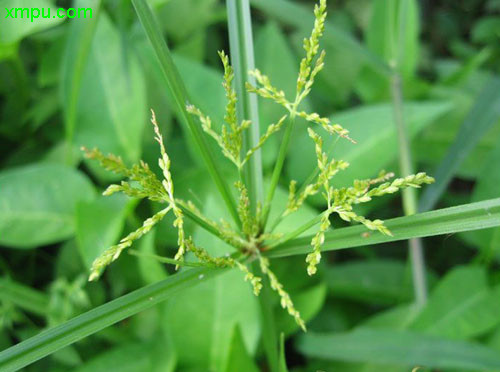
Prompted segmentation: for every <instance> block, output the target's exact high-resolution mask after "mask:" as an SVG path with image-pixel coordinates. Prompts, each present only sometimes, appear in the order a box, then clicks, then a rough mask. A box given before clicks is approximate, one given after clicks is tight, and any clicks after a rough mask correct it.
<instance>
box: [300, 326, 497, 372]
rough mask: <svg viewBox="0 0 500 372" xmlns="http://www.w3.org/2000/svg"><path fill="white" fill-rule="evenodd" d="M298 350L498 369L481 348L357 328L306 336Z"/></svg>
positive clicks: (345, 358)
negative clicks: (351, 330) (343, 331)
mask: <svg viewBox="0 0 500 372" xmlns="http://www.w3.org/2000/svg"><path fill="white" fill-rule="evenodd" d="M298 348H299V350H300V351H301V352H302V353H304V354H305V355H307V356H309V357H316V358H322V359H330V360H343V361H351V362H370V363H377V364H397V365H401V366H407V367H408V368H413V367H415V366H425V367H429V368H439V369H443V368H457V369H460V370H496V369H500V355H498V353H497V352H496V351H494V350H492V349H489V348H487V347H485V346H482V345H479V344H475V343H468V342H463V341H452V340H447V339H444V338H438V337H435V336H430V335H425V334H419V333H413V332H407V331H385V330H371V329H359V330H355V331H353V332H349V333H344V334H315V333H307V334H305V335H303V336H302V337H300V338H299V341H298Z"/></svg>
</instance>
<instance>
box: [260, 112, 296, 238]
mask: <svg viewBox="0 0 500 372" xmlns="http://www.w3.org/2000/svg"><path fill="white" fill-rule="evenodd" d="M294 124H295V115H294V114H292V115H290V121H289V122H288V126H287V127H286V130H285V134H284V135H283V139H282V141H281V146H280V149H279V153H278V158H277V159H276V164H275V165H274V170H273V175H272V176H271V184H270V185H269V191H268V192H267V196H266V201H265V203H264V208H263V209H262V221H261V230H262V231H264V230H265V228H266V224H267V220H268V219H269V212H270V211H271V203H272V201H273V197H274V193H275V191H276V187H277V186H278V181H279V179H280V176H281V171H282V170H283V164H284V163H285V158H286V154H287V152H288V147H289V145H290V139H291V138H292V132H293V127H294Z"/></svg>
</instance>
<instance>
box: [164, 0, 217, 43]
mask: <svg viewBox="0 0 500 372" xmlns="http://www.w3.org/2000/svg"><path fill="white" fill-rule="evenodd" d="M218 5H219V4H218V3H217V0H169V1H167V2H166V4H165V5H164V6H163V7H161V8H160V10H159V14H158V19H159V20H161V26H162V27H163V28H164V29H165V31H167V32H168V34H169V35H171V36H172V38H173V39H174V40H175V41H177V42H178V41H180V40H183V39H186V38H187V37H189V36H190V35H191V34H193V33H194V32H196V31H198V30H200V29H202V30H203V29H205V28H206V27H207V26H209V25H210V24H211V23H212V22H213V20H214V19H215V18H216V15H217V14H216V12H217V10H218V9H217V8H218Z"/></svg>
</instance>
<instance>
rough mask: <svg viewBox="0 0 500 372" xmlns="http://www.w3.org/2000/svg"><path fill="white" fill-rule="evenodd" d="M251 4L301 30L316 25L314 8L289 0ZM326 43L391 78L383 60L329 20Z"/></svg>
mask: <svg viewBox="0 0 500 372" xmlns="http://www.w3.org/2000/svg"><path fill="white" fill-rule="evenodd" d="M251 4H252V5H253V6H254V7H256V8H258V9H259V10H262V11H264V12H265V13H267V14H268V15H269V16H272V17H274V18H276V19H278V20H280V21H281V22H284V23H285V24H288V25H291V26H294V27H298V28H300V29H306V30H310V29H311V26H312V25H313V23H314V16H313V13H312V11H311V9H312V6H309V7H304V6H300V5H299V4H296V3H295V2H293V1H289V0H273V1H267V0H252V1H251ZM324 42H325V44H333V45H337V46H339V47H341V48H343V49H342V50H343V51H344V53H350V54H352V55H353V56H354V58H356V59H360V60H362V61H363V62H365V63H367V64H369V65H370V66H372V67H373V68H374V69H375V70H376V71H378V72H379V73H380V74H382V75H386V76H389V74H390V72H391V70H390V68H389V66H388V65H387V64H386V63H385V62H384V60H383V59H381V58H380V57H379V56H378V55H376V54H374V53H373V52H372V51H371V50H369V49H368V48H366V47H365V46H364V45H362V44H361V43H360V42H359V41H358V40H357V39H356V38H355V37H354V36H353V35H350V34H349V33H347V32H345V31H344V30H342V29H341V28H338V27H337V26H336V25H334V24H333V23H332V22H330V21H329V20H328V19H327V22H326V24H325V35H324Z"/></svg>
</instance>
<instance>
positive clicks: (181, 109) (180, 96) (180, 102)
mask: <svg viewBox="0 0 500 372" xmlns="http://www.w3.org/2000/svg"><path fill="white" fill-rule="evenodd" d="M132 3H133V5H134V8H135V10H136V12H137V15H138V16H139V19H140V21H141V23H142V25H143V27H144V30H145V31H146V35H147V37H148V39H149V41H150V42H151V45H152V46H153V49H154V51H155V53H156V56H157V57H158V60H159V62H160V66H161V68H162V70H163V73H164V75H165V78H166V80H167V82H168V86H169V88H170V91H171V93H172V96H173V98H174V100H175V103H176V109H177V112H178V115H179V116H180V119H181V120H180V121H181V122H182V123H184V124H186V125H187V127H188V128H189V132H190V133H191V135H192V137H193V139H194V141H195V143H196V145H197V148H198V151H199V152H200V154H201V156H202V158H203V160H204V161H205V164H206V166H207V169H208V172H209V173H210V176H211V177H212V179H213V180H214V182H215V184H216V186H217V189H218V190H219V192H220V194H221V196H222V198H223V199H224V202H225V203H226V205H227V208H228V210H229V212H230V214H231V216H232V217H233V219H234V220H235V222H236V223H237V224H238V225H239V224H240V220H239V217H238V212H237V210H236V204H235V201H234V198H233V196H232V194H231V192H230V190H229V187H228V184H227V182H226V180H225V179H224V178H223V176H222V173H221V171H220V169H219V167H218V166H217V163H216V162H215V160H214V157H213V155H212V152H211V150H210V147H209V146H208V144H207V142H206V140H205V137H204V134H203V131H202V129H201V127H200V126H199V125H197V124H196V123H195V122H194V120H193V118H192V116H191V115H189V114H188V112H187V111H186V103H187V102H189V99H188V95H187V92H186V89H185V87H184V84H183V82H182V80H181V78H180V76H179V72H178V71H177V68H176V67H175V64H174V62H173V60H172V56H171V54H170V50H169V49H168V46H167V44H166V42H165V40H164V39H163V36H162V34H161V31H160V28H159V26H158V24H157V22H156V20H155V19H154V15H153V13H152V12H151V9H150V8H149V5H148V4H147V2H146V0H132Z"/></svg>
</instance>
